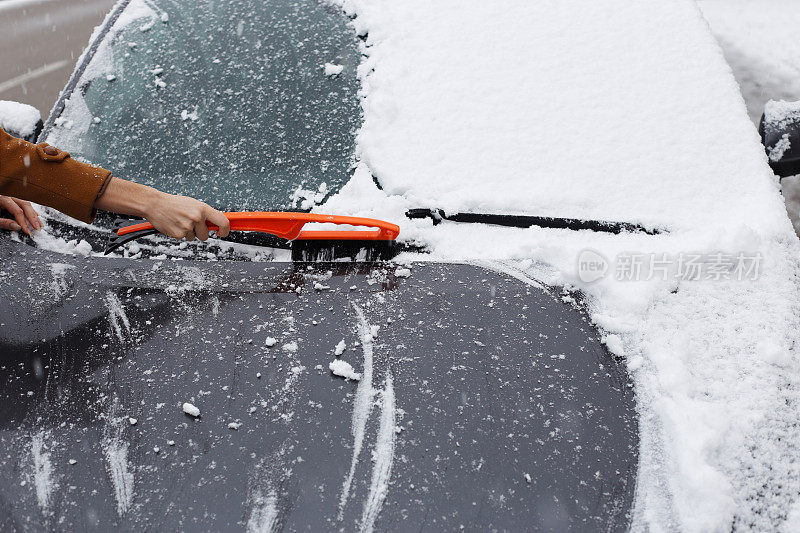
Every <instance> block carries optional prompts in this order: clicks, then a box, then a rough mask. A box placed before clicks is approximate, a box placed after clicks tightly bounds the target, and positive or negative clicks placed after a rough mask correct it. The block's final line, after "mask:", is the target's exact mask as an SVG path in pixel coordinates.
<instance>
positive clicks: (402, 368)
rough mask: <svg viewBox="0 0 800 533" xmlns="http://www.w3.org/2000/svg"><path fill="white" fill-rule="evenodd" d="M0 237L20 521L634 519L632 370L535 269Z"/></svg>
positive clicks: (6, 490)
mask: <svg viewBox="0 0 800 533" xmlns="http://www.w3.org/2000/svg"><path fill="white" fill-rule="evenodd" d="M0 245H2V246H0V254H2V261H3V273H4V275H3V276H2V279H1V280H0V298H2V300H3V301H4V302H5V303H6V310H5V311H4V313H3V317H2V319H0V322H1V323H0V354H2V359H0V376H1V377H2V383H3V384H4V385H3V387H2V388H0V448H1V449H2V450H3V453H2V455H1V456H0V525H2V529H4V530H8V529H14V528H18V529H22V530H40V529H53V528H57V529H77V530H97V531H101V530H108V529H109V528H111V527H119V528H121V529H123V530H141V529H143V528H147V529H153V530H241V529H246V530H249V531H267V530H277V529H285V530H329V529H334V528H336V529H338V528H344V529H345V530H353V529H365V530H370V529H372V528H373V527H374V528H376V529H378V530H386V529H390V530H399V529H402V530H406V529H414V530H420V529H426V528H428V529H434V530H440V529H457V528H458V527H459V526H460V525H462V524H463V525H465V526H466V527H467V528H469V529H476V530H487V529H508V530H521V529H557V530H563V529H564V528H571V529H577V530H597V529H604V530H606V529H611V530H618V529H625V528H626V527H627V525H628V522H629V511H630V507H631V502H632V497H633V489H634V485H635V474H636V467H637V452H636V446H637V423H636V418H635V413H634V409H633V393H632V391H631V389H630V385H629V383H628V381H627V378H626V377H625V374H624V371H623V370H622V368H621V367H620V366H619V365H618V363H617V362H616V361H615V360H614V359H613V358H612V357H611V356H610V355H609V354H608V352H607V351H606V349H605V348H604V346H603V345H602V344H601V343H600V340H599V338H598V335H597V333H596V331H594V330H593V328H592V327H591V326H590V325H589V324H588V323H587V322H586V320H585V318H584V317H583V316H582V315H581V314H580V313H579V312H578V311H576V310H575V309H574V308H573V307H571V306H570V305H567V304H565V303H564V302H562V301H560V300H559V299H558V298H556V297H554V296H553V295H552V294H550V293H549V292H547V291H546V290H543V289H541V288H539V287H537V286H535V285H530V284H525V283H523V282H521V281H519V280H517V279H514V278H512V277H510V276H507V275H503V274H499V273H496V272H493V271H490V270H487V269H485V268H481V267H478V266H471V265H453V264H434V263H426V264H416V265H414V266H413V268H411V269H410V276H409V277H403V276H404V275H405V274H406V272H404V271H402V270H400V271H399V273H400V276H398V275H396V274H397V272H398V271H397V270H396V268H397V267H396V266H392V265H388V264H385V263H373V264H317V265H313V266H309V265H306V264H301V263H295V264H266V263H213V262H211V263H208V262H207V263H190V262H184V261H132V260H124V259H105V260H104V259H95V258H75V257H71V256H61V255H56V254H51V253H48V252H43V251H40V250H35V249H33V248H30V247H27V246H25V245H23V244H19V243H11V242H9V241H8V240H7V239H6V240H4V242H2V243H0ZM273 339H274V342H273ZM337 345H338V349H337ZM337 352H341V354H340V355H336V353H337ZM336 360H341V361H344V362H347V363H348V364H350V365H351V366H352V369H353V372H355V373H358V374H360V376H359V377H360V380H358V381H356V380H345V379H343V378H342V377H338V376H335V375H333V374H332V373H331V371H330V370H329V364H330V363H331V362H333V361H336ZM184 402H190V403H192V404H193V405H195V406H196V407H197V408H199V410H200V416H199V417H198V418H195V417H192V416H190V415H187V414H185V413H184V412H183V410H182V404H183V403H184Z"/></svg>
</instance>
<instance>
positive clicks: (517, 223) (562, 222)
mask: <svg viewBox="0 0 800 533" xmlns="http://www.w3.org/2000/svg"><path fill="white" fill-rule="evenodd" d="M406 216H407V217H408V218H411V219H415V218H430V219H431V220H433V225H434V226H436V225H438V224H440V223H441V222H442V220H449V221H451V222H463V223H470V224H492V225H495V226H507V227H512V228H530V227H533V226H537V227H540V228H553V229H568V230H574V231H577V230H591V231H600V232H603V233H616V234H619V233H646V234H647V235H658V234H660V233H666V230H663V229H659V228H646V227H644V226H641V225H639V224H632V223H630V222H610V221H605V220H582V219H578V218H557V217H538V216H529V215H495V214H487V213H455V214H453V215H448V214H446V213H445V212H444V210H442V209H435V208H433V209H431V208H417V209H409V210H408V211H406Z"/></svg>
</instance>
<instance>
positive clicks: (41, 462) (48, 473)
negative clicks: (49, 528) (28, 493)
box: [31, 431, 56, 514]
mask: <svg viewBox="0 0 800 533" xmlns="http://www.w3.org/2000/svg"><path fill="white" fill-rule="evenodd" d="M45 439H49V435H48V434H47V433H45V432H44V431H39V432H37V433H36V434H35V435H33V437H32V439H31V458H32V460H33V483H34V487H35V488H36V501H37V502H38V503H39V508H40V509H41V510H42V512H43V513H45V514H49V512H50V503H51V496H52V494H53V490H54V489H55V487H56V483H55V480H54V479H53V464H52V463H51V461H50V452H49V451H47V446H45Z"/></svg>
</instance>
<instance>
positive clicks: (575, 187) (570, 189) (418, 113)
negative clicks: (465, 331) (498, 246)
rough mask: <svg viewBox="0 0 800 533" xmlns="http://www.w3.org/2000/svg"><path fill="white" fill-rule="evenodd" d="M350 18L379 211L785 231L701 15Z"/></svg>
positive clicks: (590, 9)
mask: <svg viewBox="0 0 800 533" xmlns="http://www.w3.org/2000/svg"><path fill="white" fill-rule="evenodd" d="M347 6H348V9H350V10H351V11H352V12H355V13H357V14H359V17H358V19H357V21H356V25H357V26H358V28H359V29H360V30H361V31H364V32H368V38H367V45H368V49H369V55H370V59H369V60H368V62H367V63H365V64H364V66H362V73H364V74H367V75H365V76H364V90H365V91H366V92H367V97H366V99H365V101H364V104H363V105H364V114H365V117H364V119H365V120H364V125H363V127H362V129H361V131H360V133H359V139H358V140H359V153H360V156H361V160H362V161H363V162H364V163H365V164H367V165H368V167H369V169H370V171H371V172H372V174H373V175H374V176H375V178H376V180H377V181H378V182H379V183H380V184H381V186H382V187H383V189H384V190H385V191H386V192H387V194H390V195H402V196H403V197H404V198H406V199H407V201H408V203H409V204H414V205H415V206H419V205H421V206H424V207H440V208H443V209H444V210H445V211H448V212H449V211H473V212H490V213H515V214H532V215H541V216H556V217H559V216H560V217H573V218H584V219H585V218H590V219H599V220H620V221H626V222H637V223H642V224H646V225H655V226H666V227H668V228H672V229H686V228H694V227H697V226H698V225H700V224H706V225H717V226H724V225H727V224H730V223H738V222H742V221H746V222H747V223H750V224H752V225H754V226H762V227H767V228H770V229H774V228H776V227H779V226H780V224H781V221H780V218H781V217H780V215H781V213H780V210H778V209H772V208H773V207H774V206H775V205H776V202H777V196H776V195H774V194H770V191H771V189H772V188H774V184H773V180H772V177H771V173H770V172H769V170H768V169H767V167H766V165H764V164H763V163H764V158H763V155H761V154H762V152H763V150H762V149H761V147H760V145H759V142H758V137H757V135H756V134H755V131H753V128H752V125H751V124H750V123H749V122H748V121H747V120H745V118H746V117H743V116H742V115H743V113H742V110H743V105H742V102H741V97H740V96H739V91H738V87H737V86H736V83H735V82H734V80H733V78H732V77H731V76H730V74H729V72H730V69H729V67H728V66H727V65H726V64H725V63H724V62H723V61H722V60H721V58H720V52H719V49H718V47H717V45H716V43H715V42H714V39H713V37H712V36H711V35H710V34H709V32H708V31H707V26H706V23H705V22H704V21H703V20H702V18H701V16H700V15H699V13H698V12H697V9H696V7H695V6H694V5H693V4H692V3H691V2H688V1H679V2H653V1H651V2H633V3H632V2H629V1H627V0H616V1H612V2H592V3H589V4H586V3H584V2H559V3H555V4H553V3H541V2H525V3H522V2H520V3H516V2H515V3H512V4H510V5H509V4H505V3H503V4H485V5H481V6H480V7H476V6H471V7H466V6H464V5H463V4H462V3H459V2H455V1H452V2H444V3H437V5H436V7H432V6H429V5H428V4H427V3H419V4H418V3H416V2H403V3H400V4H397V3H394V2H388V1H386V2H377V3H370V2H362V1H359V0H353V1H351V2H347ZM576 11H577V12H576ZM454 21H458V22H457V23H454ZM373 68H374V72H371V70H372V69H373ZM742 190H747V191H750V192H751V194H738V193H737V194H726V195H723V196H720V191H742Z"/></svg>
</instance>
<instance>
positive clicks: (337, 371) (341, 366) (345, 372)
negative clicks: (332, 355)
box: [328, 359, 361, 381]
mask: <svg viewBox="0 0 800 533" xmlns="http://www.w3.org/2000/svg"><path fill="white" fill-rule="evenodd" d="M328 368H329V369H330V371H331V372H332V373H333V375H334V376H340V377H343V378H344V379H352V380H353V381H359V380H360V379H361V374H359V373H358V372H356V371H355V370H353V367H352V365H350V363H348V362H346V361H342V360H341V359H336V360H334V361H331V362H330V364H328Z"/></svg>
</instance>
